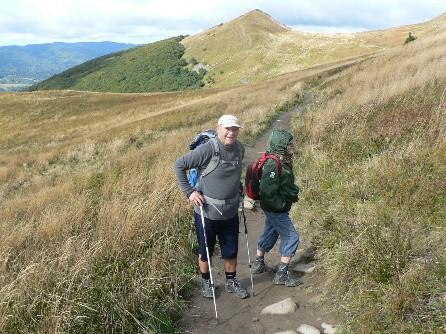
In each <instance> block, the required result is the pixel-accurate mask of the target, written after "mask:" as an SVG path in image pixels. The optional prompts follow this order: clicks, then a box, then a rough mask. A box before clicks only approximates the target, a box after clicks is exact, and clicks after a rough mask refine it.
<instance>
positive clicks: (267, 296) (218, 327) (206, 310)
mask: <svg viewBox="0 0 446 334" xmlns="http://www.w3.org/2000/svg"><path fill="white" fill-rule="evenodd" d="M309 103H311V95H309V94H305V96H304V99H303V102H302V103H301V104H300V105H299V106H297V107H296V108H294V109H293V110H290V111H289V112H287V113H285V114H282V115H281V116H280V118H279V119H277V120H276V121H275V122H274V124H273V126H272V127H271V129H270V130H269V131H267V132H266V133H265V134H264V136H262V137H261V138H260V139H259V140H258V141H257V143H256V145H255V147H252V148H250V147H247V149H246V157H245V161H247V162H250V161H253V160H254V159H255V158H256V157H258V156H259V155H260V153H259V152H263V151H264V150H265V148H266V143H267V140H268V137H269V135H270V133H271V130H272V129H275V128H282V129H287V130H289V129H290V127H291V119H292V118H293V117H294V116H297V115H296V114H299V113H300V112H301V111H302V110H303V108H305V106H306V105H308V104H309ZM295 205H299V204H295ZM245 213H246V219H247V221H246V223H247V227H248V241H249V251H250V255H251V262H253V261H254V260H255V255H256V247H257V241H258V237H259V235H260V233H261V232H262V230H263V225H264V223H263V222H264V216H263V212H262V210H261V209H260V208H259V209H257V210H250V209H245ZM294 223H295V224H296V226H297V230H298V231H299V222H296V221H295V222H294ZM302 238H305V236H302V235H301V239H302ZM279 243H280V239H279V240H278V242H277V244H276V246H275V247H274V249H273V250H272V251H271V252H270V253H268V254H266V256H265V261H266V263H267V264H268V265H270V266H272V267H275V266H277V265H278V263H279V253H278V245H279ZM301 244H302V243H301ZM307 255H308V251H307V250H305V249H302V246H301V245H300V246H299V249H298V253H297V255H296V256H295V258H294V259H293V261H292V266H291V268H292V269H293V270H294V273H295V274H296V276H298V277H300V278H301V280H302V281H303V284H302V285H300V286H298V287H295V288H288V287H285V286H277V285H273V284H272V278H273V275H274V274H273V273H263V274H258V275H253V281H254V293H253V292H252V291H251V279H250V273H249V266H248V263H249V261H248V252H247V245H246V235H245V229H244V224H243V220H242V219H241V221H240V235H239V256H238V265H237V277H238V279H239V281H240V282H241V284H242V285H243V286H244V287H247V288H248V292H249V293H250V294H251V296H250V297H249V298H246V299H243V300H242V299H238V298H237V297H236V296H234V295H232V294H229V293H227V292H225V275H224V269H223V261H222V260H221V258H220V256H219V252H218V247H217V249H216V254H215V256H214V259H213V267H212V271H213V276H214V280H215V284H216V286H217V288H216V303H217V310H218V320H216V319H215V312H214V303H213V300H212V299H205V298H204V297H202V296H201V292H200V289H199V284H198V282H199V280H198V277H197V288H196V289H194V291H193V296H192V299H191V301H190V302H189V307H188V309H187V310H186V311H185V312H184V315H183V318H182V319H181V321H180V323H179V326H180V330H181V332H182V333H197V334H198V333H231V334H236V333H244V334H248V333H265V334H269V333H290V334H291V333H315V334H317V333H318V332H319V333H333V332H334V329H333V328H332V327H330V326H329V325H335V324H336V319H335V317H334V316H333V315H332V314H330V313H329V312H327V311H325V310H324V307H323V304H322V302H321V292H320V291H318V283H317V280H318V279H319V277H318V276H317V271H313V270H314V268H315V267H316V266H317V263H316V262H314V259H312V258H311V256H307ZM280 302H283V304H278V305H272V304H275V303H280ZM268 306H271V308H273V313H274V312H275V311H274V310H276V312H277V310H279V312H281V311H285V312H288V313H287V314H265V311H264V312H262V310H264V309H265V308H266V307H268ZM287 308H289V309H287Z"/></svg>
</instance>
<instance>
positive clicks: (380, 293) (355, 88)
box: [294, 33, 446, 333]
mask: <svg viewBox="0 0 446 334" xmlns="http://www.w3.org/2000/svg"><path fill="white" fill-rule="evenodd" d="M445 42H446V34H445V33H441V34H438V35H436V36H434V37H431V38H426V39H424V40H421V39H420V40H417V43H411V44H409V45H407V46H404V47H401V48H398V49H395V50H392V51H391V52H389V53H388V54H385V55H382V56H380V57H376V58H375V59H373V60H369V61H366V62H363V63H362V64H360V65H358V66H353V67H351V68H350V69H349V70H347V71H345V72H342V73H340V74H339V75H337V76H335V77H332V78H330V79H328V80H321V81H319V82H318V85H317V86H315V87H314V92H315V94H316V101H317V103H316V104H315V105H314V106H312V108H310V109H309V110H308V111H307V112H306V113H305V114H304V116H303V117H302V118H300V119H297V120H295V124H294V125H295V128H294V130H295V133H296V138H299V140H300V143H299V145H298V146H299V147H300V152H299V154H298V156H297V157H296V162H297V163H296V167H295V168H296V173H297V174H298V175H300V182H301V184H302V188H303V194H302V198H301V202H300V205H299V210H297V211H296V213H295V214H296V215H297V221H299V222H302V227H301V229H302V231H303V233H302V234H303V235H304V236H307V241H308V242H311V243H312V244H313V245H315V246H316V247H317V250H318V251H317V252H318V256H319V258H320V262H321V269H320V270H321V272H322V273H323V275H324V277H325V279H326V280H325V282H326V283H325V287H326V297H327V301H329V302H331V305H332V307H333V308H334V309H336V310H337V311H338V312H339V314H340V316H341V318H342V319H343V321H344V324H345V326H344V327H345V330H346V331H347V332H349V333H443V332H445V331H446V325H445V324H446V316H445V315H446V280H445V277H446V276H445V263H446V252H445V249H446V247H445V240H446V227H445V225H444V222H445V219H446V168H445V166H446V136H445V130H444V129H445V124H446V113H445V87H446V73H445V72H444V70H442V69H443V68H444V65H445V64H446V47H445V45H446V44H445Z"/></svg>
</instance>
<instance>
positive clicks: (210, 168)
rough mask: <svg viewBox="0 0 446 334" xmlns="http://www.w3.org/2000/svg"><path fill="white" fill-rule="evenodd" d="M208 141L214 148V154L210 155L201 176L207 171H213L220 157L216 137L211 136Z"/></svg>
mask: <svg viewBox="0 0 446 334" xmlns="http://www.w3.org/2000/svg"><path fill="white" fill-rule="evenodd" d="M209 141H210V142H211V144H212V147H213V148H214V154H213V155H212V158H211V161H209V163H208V165H207V166H206V168H205V169H204V170H203V171H202V172H201V177H205V176H206V175H208V174H209V173H211V172H213V171H214V170H215V168H217V166H218V165H219V164H220V161H221V158H220V147H219V146H218V142H217V138H216V137H214V138H211V139H209Z"/></svg>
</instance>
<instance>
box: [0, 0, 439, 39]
mask: <svg viewBox="0 0 446 334" xmlns="http://www.w3.org/2000/svg"><path fill="white" fill-rule="evenodd" d="M256 8H258V9H261V10H263V11H265V12H267V13H268V14H270V15H271V16H273V18H275V19H276V20H278V21H279V22H281V23H284V24H286V25H288V26H293V27H299V28H300V29H302V30H310V31H311V30H319V31H332V32H336V31H362V30H368V29H381V28H385V27H392V26H398V25H401V24H409V23H416V22H421V21H424V20H427V19H430V18H432V17H434V16H436V15H439V14H441V13H442V12H444V11H446V2H445V1H439V0H437V1H436V0H424V1H422V2H420V1H419V0H406V1H395V0H393V1H392V0H375V1H359V0H357V1H355V0H338V1H332V0H299V1H296V0H294V1H289V0H276V1H264V0H246V1H240V0H237V1H234V0H226V1H222V0H213V1H209V0H189V1H184V0H182V1H179V0H164V1H160V0H158V1H154V0H127V1H118V0H40V1H34V0H16V1H2V2H1V3H0V45H9V44H21V45H23V44H30V43H43V42H52V41H98V40H113V41H120V42H133V43H147V42H151V41H155V40H159V39H162V38H166V37H170V36H175V35H180V34H183V35H185V34H194V33H197V32H199V31H202V30H205V29H208V28H210V27H212V26H214V25H216V24H218V23H220V22H226V21H228V20H230V19H233V18H235V17H237V16H239V15H242V14H244V13H246V12H248V11H250V10H252V9H256Z"/></svg>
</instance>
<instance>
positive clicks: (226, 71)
mask: <svg viewBox="0 0 446 334" xmlns="http://www.w3.org/2000/svg"><path fill="white" fill-rule="evenodd" d="M445 22H446V19H445V18H444V17H440V18H438V19H436V20H434V21H429V22H426V23H422V24H418V25H412V26H405V27H399V28H395V29H388V30H382V31H373V32H366V33H360V34H316V33H303V32H298V31H294V30H291V29H289V28H287V27H284V26H282V25H281V24H279V23H278V22H276V21H274V20H273V19H272V18H271V17H270V16H268V15H267V14H265V13H263V12H261V11H259V10H255V11H252V12H249V13H248V14H245V15H243V16H241V17H239V18H237V19H235V20H232V21H230V22H227V23H224V24H221V25H218V26H216V27H214V28H212V29H210V30H207V31H205V32H203V33H200V34H197V35H193V36H190V37H187V38H186V39H184V40H183V41H182V43H183V44H184V45H185V46H186V53H185V57H186V59H190V58H191V57H195V58H196V59H197V60H198V61H200V62H202V63H206V64H208V65H209V66H210V71H209V72H208V75H207V77H206V79H207V85H209V86H217V87H220V86H228V85H233V84H240V83H247V82H260V81H262V80H265V79H268V78H271V77H272V76H275V75H278V74H282V73H288V72H291V71H296V70H301V69H304V68H308V67H311V66H314V65H318V64H326V63H330V62H335V61H338V60H340V59H346V58H353V57H357V56H360V55H365V54H373V53H375V52H377V51H382V50H385V49H388V48H389V47H394V46H398V45H402V44H403V43H404V40H405V39H406V37H407V35H408V32H409V31H412V32H414V33H415V35H416V36H419V37H422V36H423V35H425V34H428V33H432V32H433V31H435V30H436V29H438V28H439V27H444V25H445Z"/></svg>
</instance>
